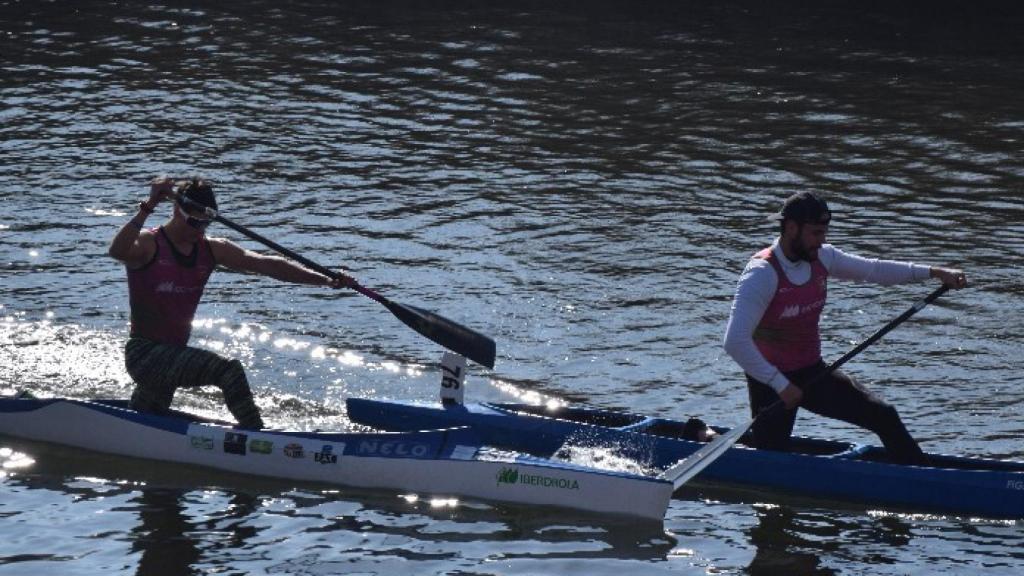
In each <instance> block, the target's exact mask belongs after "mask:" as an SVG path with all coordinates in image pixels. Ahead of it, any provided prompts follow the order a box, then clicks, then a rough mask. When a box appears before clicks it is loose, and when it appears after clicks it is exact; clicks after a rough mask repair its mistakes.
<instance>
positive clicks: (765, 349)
mask: <svg viewBox="0 0 1024 576" xmlns="http://www.w3.org/2000/svg"><path fill="white" fill-rule="evenodd" d="M754 258H761V259H764V260H767V261H768V262H769V263H770V264H771V265H772V268H774V269H775V274H776V275H777V276H778V277H779V284H778V286H777V287H776V288H775V296H774V297H772V301H771V302H770V303H769V304H768V308H767V309H766V310H765V312H764V316H762V317H761V323H760V324H758V325H757V329H756V330H754V344H755V345H756V346H757V349H758V350H760V351H761V354H763V355H764V357H765V359H766V360H768V362H770V363H771V364H773V365H774V366H775V367H776V368H778V369H779V370H781V371H783V372H789V371H791V370H797V369H800V368H806V367H807V366H810V365H812V364H815V363H816V362H818V361H819V360H820V359H821V334H820V332H819V331H818V321H819V320H820V319H821V310H822V308H824V307H825V299H826V297H827V296H828V270H826V269H825V266H824V265H822V263H821V262H819V261H817V260H815V261H814V262H812V263H811V278H810V280H808V281H807V282H806V283H804V284H801V285H799V286H798V285H796V284H793V283H792V282H790V281H789V278H787V277H786V274H785V273H784V272H783V271H782V266H781V265H780V264H779V260H778V258H777V257H776V256H775V254H774V253H773V252H772V250H771V248H765V249H764V250H762V251H760V252H758V253H757V254H755V255H754Z"/></svg>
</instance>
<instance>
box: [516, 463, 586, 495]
mask: <svg viewBox="0 0 1024 576" xmlns="http://www.w3.org/2000/svg"><path fill="white" fill-rule="evenodd" d="M497 479H498V484H499V485H501V484H526V485H528V486H537V487H539V488H553V489H557V490H579V489H580V483H579V481H578V480H573V479H571V478H558V477H556V476H543V475H541V474H520V473H519V469H518V468H502V469H501V470H499V471H498V476H497Z"/></svg>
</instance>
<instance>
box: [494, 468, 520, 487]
mask: <svg viewBox="0 0 1024 576" xmlns="http://www.w3.org/2000/svg"><path fill="white" fill-rule="evenodd" d="M518 480H519V469H518V468H502V469H501V470H500V471H499V472H498V484H515V483H516V482H517V481H518Z"/></svg>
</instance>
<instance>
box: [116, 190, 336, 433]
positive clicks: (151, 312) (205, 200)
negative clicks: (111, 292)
mask: <svg viewBox="0 0 1024 576" xmlns="http://www.w3.org/2000/svg"><path fill="white" fill-rule="evenodd" d="M174 186H175V184H174V182H173V181H172V180H171V179H169V178H158V179H156V180H154V181H153V182H151V185H150V193H149V198H148V199H147V200H145V201H143V202H141V203H139V208H138V212H137V213H136V214H135V216H133V217H132V219H131V220H129V221H128V222H127V223H126V224H125V225H124V226H122V227H121V229H120V230H119V231H118V232H117V235H116V236H114V239H113V241H112V242H111V243H110V250H109V254H110V256H112V257H113V258H116V259H117V260H120V261H121V262H124V265H125V268H126V270H127V274H128V301H129V304H130V307H131V333H130V337H129V339H128V343H127V344H126V345H125V366H126V367H127V369H128V374H129V375H130V376H131V377H132V379H133V380H134V381H135V390H134V391H133V392H132V398H131V406H132V408H134V409H135V410H138V411H140V412H149V413H156V414H159V413H163V412H166V411H167V410H168V408H169V407H170V405H171V400H172V399H173V398H174V393H175V391H176V390H177V389H178V388H192V387H196V386H216V387H218V388H220V389H221V390H222V391H223V393H224V400H225V402H226V403H227V407H228V410H230V411H231V414H232V415H234V417H235V419H236V420H238V423H239V425H240V426H242V427H245V428H253V429H258V428H263V419H262V418H261V417H260V411H259V408H258V407H257V406H256V403H255V402H254V401H253V396H252V391H251V390H250V389H249V382H248V381H247V380H246V377H245V370H244V369H243V368H242V364H241V363H240V362H239V361H238V360H233V359H228V358H224V357H222V356H220V355H218V354H216V353H214V352H211V351H209V350H203V349H200V348H194V347H192V346H189V345H188V340H189V336H190V334H191V332H192V319H193V317H194V316H195V313H196V307H197V306H198V305H199V299H200V298H201V297H202V295H203V290H204V289H205V288H206V281H207V280H208V279H209V278H210V274H212V273H213V271H214V269H215V268H216V267H218V266H223V267H225V268H230V269H232V270H235V271H238V272H246V273H252V274H260V275H263V276H269V277H271V278H275V279H278V280H283V281H285V282H294V283H297V284H310V285H314V286H325V287H330V288H341V287H343V286H345V285H346V284H347V283H348V282H349V281H351V279H350V278H349V277H348V276H345V275H341V276H340V277H339V279H337V280H332V279H331V278H328V277H327V276H324V275H322V274H319V273H317V272H314V271H312V270H309V269H308V268H305V267H303V266H301V265H299V264H296V263H294V262H292V261H290V260H286V259H284V258H280V257H277V256H268V255H264V254H258V253H256V252H251V251H249V250H245V249H243V248H241V247H239V246H238V245H236V244H235V243H233V242H231V241H229V240H225V239H223V238H209V237H207V236H206V229H207V227H208V226H209V225H210V222H211V221H210V220H208V219H207V218H206V216H205V213H204V212H203V210H202V209H199V208H196V207H195V206H192V205H190V203H194V204H198V205H200V206H204V207H207V208H212V209H214V210H216V209H217V201H216V199H215V198H214V194H213V187H212V186H211V185H210V183H209V182H207V181H205V180H200V179H197V178H194V179H192V180H188V181H185V182H181V183H179V184H178V188H177V193H178V195H179V196H180V197H183V198H186V199H188V202H186V201H179V202H174V203H173V204H172V209H171V216H170V219H168V220H167V221H166V222H165V223H164V224H163V225H161V226H157V227H154V228H146V226H145V222H146V218H147V217H148V216H149V215H150V214H152V213H153V212H154V210H156V208H157V205H158V204H160V203H161V202H163V201H164V200H166V199H169V198H171V195H170V192H171V191H172V190H174Z"/></svg>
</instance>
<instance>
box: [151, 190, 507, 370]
mask: <svg viewBox="0 0 1024 576" xmlns="http://www.w3.org/2000/svg"><path fill="white" fill-rule="evenodd" d="M170 196H171V198H173V199H174V200H175V201H180V202H183V203H185V204H187V205H188V206H189V207H190V208H193V209H199V210H202V211H203V213H204V214H206V216H207V217H209V218H211V219H213V220H215V221H217V222H220V223H221V224H223V225H225V226H227V227H228V228H231V229H232V230H235V231H237V232H239V233H241V234H242V235H244V236H247V237H249V238H251V239H253V240H255V241H257V242H259V243H261V244H263V245H264V246H266V247H268V248H270V249H271V250H274V251H276V252H278V253H280V254H281V255H283V256H285V257H287V258H290V259H292V260H294V261H296V262H298V263H300V264H302V265H304V266H306V267H308V268H310V269H311V270H315V271H316V272H319V273H320V274H323V275H325V276H327V277H329V278H332V279H339V278H341V274H339V273H338V272H335V271H333V270H330V269H329V268H326V267H324V266H321V265H319V264H317V263H316V262H313V261H312V260H310V259H309V258H306V257H305V256H302V255H300V254H298V253H296V252H295V251H293V250H289V249H288V248H285V247H284V246H281V245H280V244H278V243H277V242H274V241H273V240H271V239H269V238H266V237H264V236H263V235H261V234H257V233H256V232H253V231H252V230H250V229H248V228H246V227H245V226H242V225H241V224H236V223H235V222H232V221H231V220H229V219H227V218H225V217H224V216H221V215H220V213H219V212H218V211H217V210H214V209H212V208H208V207H206V206H203V205H201V204H198V203H196V202H193V201H192V200H190V199H188V198H185V197H183V196H181V195H180V194H178V193H176V192H171V193H170ZM345 285H346V286H347V287H349V288H351V289H353V290H355V291H356V292H359V293H360V294H362V295H363V296H366V297H367V298H370V299H371V300H374V301H376V302H378V303H380V304H383V305H384V307H386V308H387V309H388V310H389V311H390V312H391V313H392V314H393V315H394V316H395V317H396V318H398V319H399V320H401V321H402V323H403V324H405V325H406V326H409V327H410V328H412V329H413V330H415V331H416V332H419V333H420V334H421V335H423V336H424V337H426V338H428V339H430V340H432V341H434V342H436V343H438V344H440V345H441V346H444V347H445V348H448V349H449V350H452V351H453V352H457V353H459V354H461V355H463V356H465V357H466V358H469V359H470V360H473V361H474V362H477V363H479V364H481V365H483V366H486V367H488V368H494V360H495V355H496V348H497V346H496V345H495V342H494V340H492V339H491V338H488V337H487V336H484V335H483V334H480V333H479V332H476V331H475V330H472V329H470V328H467V327H465V326H462V325H460V324H457V323H455V322H453V321H451V320H449V319H447V318H445V317H443V316H439V315H437V314H434V313H433V312H430V311H427V310H424V309H422V308H417V307H415V306H408V305H405V304H399V303H398V302H394V301H392V300H389V299H388V298H385V297H384V296H381V295H380V294H378V293H377V292H375V291H373V290H370V289H369V288H366V287H365V286H362V285H360V284H359V283H358V282H356V281H355V280H353V279H349V280H348V282H347V283H346V284H345Z"/></svg>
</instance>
